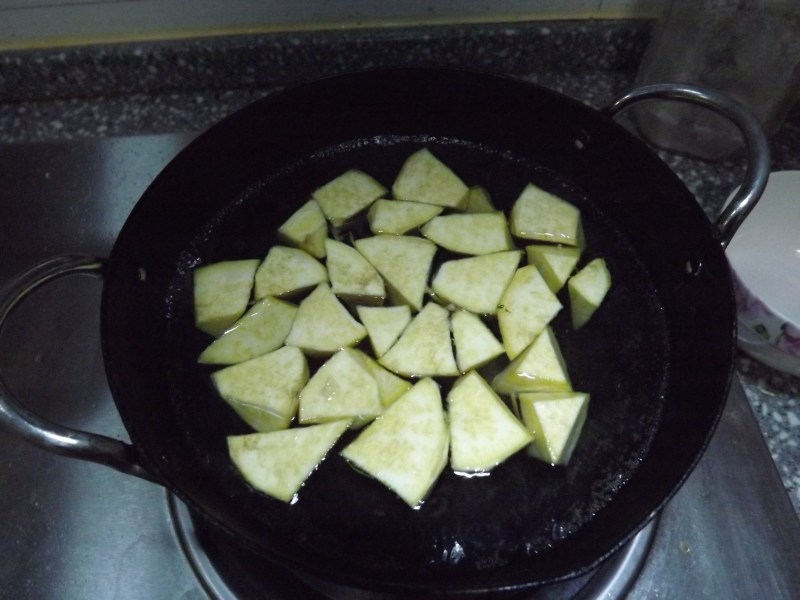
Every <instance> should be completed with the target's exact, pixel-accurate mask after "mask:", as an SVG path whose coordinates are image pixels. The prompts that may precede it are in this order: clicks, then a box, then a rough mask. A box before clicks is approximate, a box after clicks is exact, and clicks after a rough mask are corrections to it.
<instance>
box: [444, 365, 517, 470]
mask: <svg viewBox="0 0 800 600" xmlns="http://www.w3.org/2000/svg"><path fill="white" fill-rule="evenodd" d="M447 411H448V415H449V417H450V466H451V468H452V469H453V470H454V471H456V472H464V473H476V472H477V473H480V472H488V471H491V470H492V469H493V468H494V467H496V466H497V465H499V464H500V463H502V462H503V461H504V460H506V459H507V458H508V457H509V456H511V455H512V454H514V453H516V452H518V451H519V450H521V449H522V448H524V447H525V446H527V445H528V444H529V443H530V442H531V439H532V437H531V434H530V433H529V432H528V430H527V429H526V428H525V427H524V426H523V425H522V423H520V421H519V420H518V419H517V418H516V417H515V416H514V415H513V414H512V412H511V411H510V410H509V409H508V407H507V406H506V405H505V403H504V402H503V401H502V400H501V399H500V397H499V396H498V395H497V394H495V393H494V391H492V388H490V387H489V385H488V384H487V383H486V381H485V380H484V379H483V378H482V377H481V376H480V375H478V374H477V373H476V372H475V371H470V372H469V373H468V374H466V375H464V376H463V377H461V378H460V379H459V380H458V381H457V382H456V383H455V384H454V385H453V388H452V389H451V390H450V393H449V394H448V395H447Z"/></svg>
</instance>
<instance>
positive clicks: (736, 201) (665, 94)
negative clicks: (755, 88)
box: [602, 83, 770, 248]
mask: <svg viewBox="0 0 800 600" xmlns="http://www.w3.org/2000/svg"><path fill="white" fill-rule="evenodd" d="M649 100H679V101H683V102H691V103H693V104H699V105H701V106H704V107H706V108H709V109H711V110H713V111H715V112H717V113H719V114H721V115H723V116H724V117H727V118H728V119H730V120H731V121H732V122H733V124H734V125H736V126H737V127H738V128H739V131H741V133H742V136H743V137H744V141H745V147H746V150H747V169H746V170H745V174H744V180H743V181H742V185H741V186H740V187H739V189H738V190H737V191H736V193H735V194H734V196H733V198H732V199H731V201H730V203H729V204H728V205H727V206H726V207H725V208H724V209H723V210H722V212H721V213H720V216H719V217H718V218H717V228H718V229H719V233H720V242H721V244H722V247H723V248H725V247H727V246H728V244H729V243H730V241H731V239H732V238H733V234H734V233H736V230H737V229H738V228H739V225H741V223H742V221H743V220H744V218H745V217H746V216H747V215H748V214H749V213H750V211H751V210H753V207H754V206H755V205H756V202H758V199H759V198H760V197H761V194H762V193H763V192H764V188H765V187H766V185H767V180H768V179H769V169H770V152H769V144H768V143H767V137H766V135H765V134H764V130H763V129H762V127H761V124H760V123H759V122H758V119H756V117H755V116H754V115H753V114H752V113H751V112H750V111H749V110H747V109H746V108H745V107H743V106H742V105H741V104H739V103H738V102H736V101H735V100H733V99H731V98H729V97H728V96H726V95H724V94H721V93H720V92H717V91H715V90H711V89H708V88H701V87H696V86H692V85H686V84H682V83H657V84H653V85H645V86H642V87H638V88H635V89H633V90H631V91H629V92H626V93H624V94H622V95H621V96H619V97H617V98H616V99H615V100H613V101H612V102H611V103H610V104H609V105H608V106H607V107H606V108H605V109H603V111H602V112H604V113H605V114H607V115H608V116H610V117H614V116H616V115H618V114H619V113H620V112H622V111H623V110H625V109H626V108H628V107H630V106H632V105H634V104H636V103H638V102H644V101H649Z"/></svg>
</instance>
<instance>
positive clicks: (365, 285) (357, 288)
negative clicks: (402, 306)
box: [325, 240, 386, 303]
mask: <svg viewBox="0 0 800 600" xmlns="http://www.w3.org/2000/svg"><path fill="white" fill-rule="evenodd" d="M325 249H326V252H327V254H328V260H327V265H328V276H329V277H330V280H331V290H332V291H333V293H334V294H336V295H337V296H338V297H340V298H342V299H344V300H352V301H359V302H367V303H380V302H382V301H383V297H384V296H385V295H386V289H385V288H384V286H383V279H382V278H381V276H380V274H379V273H378V271H376V270H375V267H373V266H372V265H371V264H370V263H369V261H367V259H366V258H364V257H363V256H362V254H361V253H360V252H359V251H358V250H356V249H355V248H353V247H352V246H348V245H347V244H344V243H342V242H339V241H337V240H327V241H326V242H325Z"/></svg>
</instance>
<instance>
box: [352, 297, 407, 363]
mask: <svg viewBox="0 0 800 600" xmlns="http://www.w3.org/2000/svg"><path fill="white" fill-rule="evenodd" d="M356 310H357V311H358V318H359V319H361V322H362V323H363V324H364V327H366V328H367V334H368V335H369V341H370V344H371V345H372V350H373V351H374V352H375V356H376V357H378V358H380V357H381V356H383V355H384V354H385V353H386V351H387V350H388V349H389V348H391V347H392V346H393V345H394V343H395V342H396V341H397V338H399V337H400V334H401V333H403V330H404V329H405V328H406V326H407V325H408V324H409V323H410V322H411V309H410V308H409V307H408V305H407V304H401V305H399V306H358V307H356Z"/></svg>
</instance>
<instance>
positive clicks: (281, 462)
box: [228, 421, 348, 502]
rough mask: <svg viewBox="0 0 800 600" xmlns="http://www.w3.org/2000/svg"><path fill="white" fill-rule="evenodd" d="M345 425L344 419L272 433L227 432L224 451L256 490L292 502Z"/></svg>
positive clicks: (344, 428) (342, 431) (346, 423)
mask: <svg viewBox="0 0 800 600" xmlns="http://www.w3.org/2000/svg"><path fill="white" fill-rule="evenodd" d="M347 427H348V422H347V421H336V422H333V423H326V424H324V425H312V426H310V427H298V428H295V429H292V430H287V431H275V432H272V433H251V434H247V435H238V436H229V437H228V453H229V455H230V457H231V460H232V461H233V464H234V465H236V468H237V469H238V470H239V472H240V473H241V474H242V477H244V478H245V480H246V481H247V482H248V483H249V484H250V485H252V486H253V487H254V488H256V489H257V490H259V491H261V492H264V493H265V494H268V495H269V496H272V497H273V498H276V499H278V500H281V501H283V502H293V501H294V500H295V495H296V494H297V492H298V491H299V490H300V488H301V487H302V485H303V483H305V481H306V480H307V479H308V478H309V476H310V475H311V473H313V472H314V470H315V469H316V468H317V466H318V465H319V464H320V463H321V462H322V460H323V459H324V458H325V455H326V454H327V453H328V451H330V449H331V448H333V446H334V444H336V441H337V440H338V439H339V437H340V436H341V435H342V433H344V431H345V430H346V429H347Z"/></svg>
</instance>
